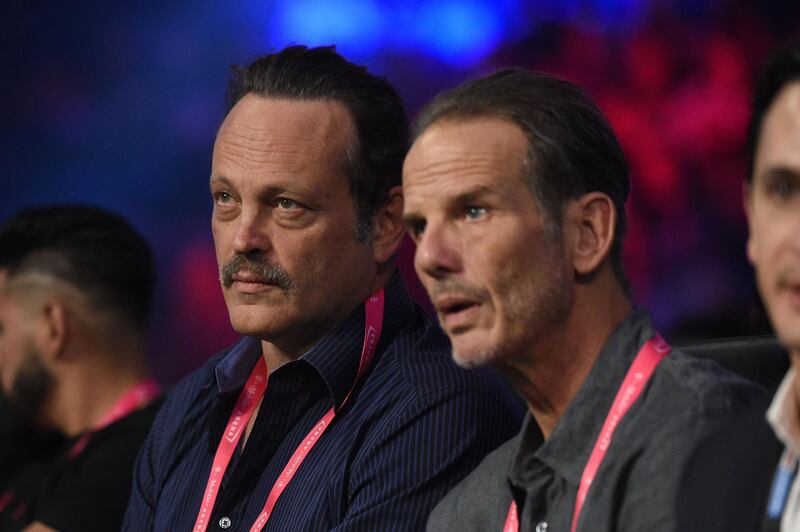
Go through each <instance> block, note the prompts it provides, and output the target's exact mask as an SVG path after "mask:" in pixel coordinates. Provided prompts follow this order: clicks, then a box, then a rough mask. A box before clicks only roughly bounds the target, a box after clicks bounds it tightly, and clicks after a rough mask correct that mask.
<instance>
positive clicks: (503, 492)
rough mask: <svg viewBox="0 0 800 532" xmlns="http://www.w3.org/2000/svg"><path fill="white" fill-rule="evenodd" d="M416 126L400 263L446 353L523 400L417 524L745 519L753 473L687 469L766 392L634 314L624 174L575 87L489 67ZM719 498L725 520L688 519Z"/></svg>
mask: <svg viewBox="0 0 800 532" xmlns="http://www.w3.org/2000/svg"><path fill="white" fill-rule="evenodd" d="M417 132H418V136H417V137H416V140H415V141H414V143H413V145H412V147H411V150H410V151H409V154H408V156H407V157H406V160H405V164H404V168H403V186H404V193H405V199H406V201H405V212H404V215H403V217H404V223H405V225H406V227H407V228H408V231H409V233H410V235H411V236H412V238H413V239H414V241H415V242H416V244H417V249H416V255H415V262H414V264H415V267H416V270H417V273H418V274H419V276H420V278H421V280H422V282H423V284H424V285H425V288H426V289H427V290H428V292H429V294H430V296H431V300H432V302H433V304H434V306H435V308H436V311H437V314H438V316H439V320H440V322H441V324H442V326H443V327H444V329H445V331H446V332H447V334H448V335H449V336H450V339H451V342H452V344H453V356H454V358H455V360H456V361H458V362H459V364H461V365H463V366H467V367H473V366H485V365H488V366H491V367H494V368H495V369H497V370H498V371H499V372H500V373H502V374H504V375H505V376H506V377H507V378H508V379H509V381H510V382H511V383H512V384H513V386H514V387H515V388H516V390H517V391H518V392H519V393H520V394H521V395H522V397H523V398H524V399H525V400H526V402H527V404H528V407H529V413H528V416H527V419H526V420H525V422H524V424H523V428H522V431H521V433H520V434H519V435H518V436H517V437H516V438H514V439H512V440H510V441H509V442H507V443H506V444H504V445H503V446H501V447H500V448H499V449H497V450H496V451H494V452H493V453H491V454H490V455H489V456H488V457H487V458H486V459H485V460H484V461H483V462H482V463H481V465H479V466H478V468H477V469H476V470H475V471H474V472H473V473H472V474H470V475H469V476H468V477H467V478H466V479H465V480H464V481H462V482H461V483H460V484H459V485H458V486H457V487H456V488H455V489H454V490H453V491H452V492H450V494H448V496H447V497H445V499H443V500H442V502H441V503H440V504H439V505H438V506H437V507H436V509H435V510H434V512H433V513H432V515H431V518H430V520H429V522H428V529H429V530H432V531H453V532H464V531H466V530H476V531H477V530H506V531H515V530H523V531H534V530H535V531H537V532H543V531H546V530H558V531H567V530H572V531H573V532H575V531H576V530H580V531H592V532H600V531H606V532H612V531H613V532H618V531H630V532H640V531H645V530H646V531H678V530H702V531H705V532H708V531H711V530H721V531H722V530H732V529H735V530H755V529H756V528H757V527H758V526H759V525H760V523H761V499H760V498H759V496H758V491H759V489H761V486H765V485H766V482H761V483H760V484H759V482H758V480H759V478H760V477H758V474H759V473H760V472H761V471H763V468H760V467H756V466H755V465H753V464H752V463H751V462H753V461H752V460H750V461H748V460H741V461H740V462H737V463H735V465H733V466H732V465H731V464H729V463H726V464H723V467H722V469H719V470H717V469H715V470H713V471H711V474H710V475H704V476H703V477H702V478H700V479H696V478H695V477H694V475H693V474H691V472H692V471H694V468H695V464H697V463H702V464H705V463H706V461H707V460H706V458H707V457H708V456H714V455H715V454H716V452H717V451H720V450H723V451H724V450H726V449H727V448H732V447H734V448H738V447H739V441H737V440H735V439H728V440H726V441H719V440H718V439H717V438H716V437H715V436H716V435H717V434H719V433H720V432H722V431H725V430H728V429H729V427H738V426H739V423H740V420H742V419H744V420H747V421H752V420H757V421H760V422H761V424H762V425H763V418H762V417H761V412H759V409H763V408H764V406H765V404H766V394H765V393H764V392H763V391H762V390H759V389H758V388H757V387H756V386H755V385H752V384H751V383H748V382H747V381H745V380H743V379H741V378H739V377H737V376H735V375H733V374H731V373H728V372H726V371H725V370H723V369H722V368H720V367H719V366H717V365H716V364H714V363H711V362H706V361H699V360H696V359H694V358H692V357H691V356H689V355H687V354H685V353H682V352H680V351H679V350H671V348H670V346H669V345H668V344H667V343H666V342H665V341H664V340H663V339H662V338H661V337H660V335H659V334H658V333H657V332H656V330H655V329H654V327H653V325H652V323H651V321H650V318H649V316H648V314H647V312H645V311H644V310H642V309H635V308H633V306H632V304H631V302H630V300H629V296H628V290H627V280H626V276H625V272H624V269H623V266H622V261H621V256H622V241H623V235H624V232H625V227H626V218H625V201H626V198H627V196H628V193H629V189H630V183H629V178H628V166H627V163H626V161H625V158H624V156H623V153H622V150H621V148H620V146H619V144H618V142H617V139H616V137H615V135H614V132H613V131H612V130H611V128H610V126H609V125H608V123H607V121H606V119H605V117H604V116H603V115H602V114H601V112H600V111H599V110H598V109H597V107H596V106H595V105H594V103H593V102H592V101H591V99H590V98H589V96H588V95H587V94H586V93H585V92H584V91H583V90H582V89H581V88H579V87H577V86H576V85H574V84H572V83H569V82H567V81H564V80H562V79H559V78H556V77H552V76H548V75H545V74H539V73H534V72H530V71H525V70H520V69H507V70H503V71H499V72H496V73H494V74H491V75H489V76H486V77H483V78H480V79H477V80H473V81H468V82H465V83H464V84H462V85H460V86H458V87H457V88H455V89H453V90H451V91H446V92H444V93H442V94H440V95H439V96H437V97H436V98H435V99H434V100H433V102H431V103H430V104H429V105H428V106H427V107H426V108H425V109H424V110H423V111H422V112H421V114H420V117H419V119H418V127H417ZM655 244H656V245H657V242H656V243H655ZM762 412H763V410H762ZM708 442H713V445H712V444H709V443H708ZM731 471H732V472H734V473H735V475H733V474H728V472H731ZM720 472H725V474H722V475H717V474H718V473H720ZM696 483H699V485H701V486H702V487H703V488H704V490H699V489H695V485H696ZM686 489H689V491H690V492H691V493H693V494H695V495H696V496H695V497H694V498H693V499H691V500H687V499H686V498H684V497H683V493H684V490H686ZM763 491H766V490H765V489H764V490H763ZM712 499H713V500H712ZM719 500H722V501H725V503H726V506H724V510H725V511H726V512H728V511H732V512H733V513H735V514H736V517H737V520H736V522H735V527H734V528H730V527H729V526H728V523H729V520H728V519H727V517H725V518H723V517H721V516H719V515H711V519H703V520H702V524H700V522H698V521H697V519H699V518H702V517H704V515H703V514H701V513H698V509H700V510H705V513H709V512H708V510H709V508H708V507H705V506H704V504H705V503H706V502H711V503H713V504H715V505H716V504H717V502H718V501H719ZM714 508H718V507H717V506H714ZM504 526H505V528H504Z"/></svg>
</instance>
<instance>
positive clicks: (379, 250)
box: [372, 185, 404, 264]
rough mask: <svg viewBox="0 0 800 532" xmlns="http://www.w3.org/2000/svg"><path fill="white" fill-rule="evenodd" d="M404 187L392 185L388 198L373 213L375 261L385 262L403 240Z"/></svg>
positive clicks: (395, 251)
mask: <svg viewBox="0 0 800 532" xmlns="http://www.w3.org/2000/svg"><path fill="white" fill-rule="evenodd" d="M403 235H404V227H403V188H402V187H401V186H399V185H398V186H395V187H392V189H391V190H390V191H389V197H388V199H387V200H386V201H385V202H384V203H383V205H381V206H380V207H378V209H377V210H376V211H375V213H374V214H373V215H372V249H373V253H374V256H375V262H377V263H378V264H384V263H386V262H388V261H389V260H390V259H391V258H392V257H393V256H394V254H395V253H397V250H398V248H400V244H401V243H402V241H403Z"/></svg>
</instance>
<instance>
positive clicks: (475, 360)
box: [453, 341, 499, 368]
mask: <svg viewBox="0 0 800 532" xmlns="http://www.w3.org/2000/svg"><path fill="white" fill-rule="evenodd" d="M458 344H459V342H457V341H453V360H454V361H455V363H456V364H458V365H459V366H461V367H462V368H477V367H480V366H486V365H491V364H492V362H494V361H495V360H496V359H497V358H498V356H499V355H498V353H497V351H496V350H494V349H491V348H489V347H488V346H480V345H473V346H463V347H462V346H459V345H458Z"/></svg>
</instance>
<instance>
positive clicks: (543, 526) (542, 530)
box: [536, 521, 547, 532]
mask: <svg viewBox="0 0 800 532" xmlns="http://www.w3.org/2000/svg"><path fill="white" fill-rule="evenodd" d="M536 532H547V521H542V522H540V523H539V524H538V525H536Z"/></svg>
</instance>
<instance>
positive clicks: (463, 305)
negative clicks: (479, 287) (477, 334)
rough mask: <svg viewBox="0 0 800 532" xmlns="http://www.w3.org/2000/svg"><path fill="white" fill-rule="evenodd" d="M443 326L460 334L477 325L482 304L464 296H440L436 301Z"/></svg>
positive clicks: (451, 331) (435, 304)
mask: <svg viewBox="0 0 800 532" xmlns="http://www.w3.org/2000/svg"><path fill="white" fill-rule="evenodd" d="M434 306H435V307H436V311H437V312H438V314H439V319H440V321H441V322H442V326H443V327H444V328H445V329H447V330H448V332H450V333H453V334H458V333H459V332H463V331H464V330H466V329H468V328H470V327H472V326H473V325H474V324H475V321H476V318H477V314H478V310H479V309H480V304H479V302H478V301H476V300H475V299H471V298H469V297H465V296H462V295H455V294H451V295H444V296H439V297H437V298H436V300H435V301H434Z"/></svg>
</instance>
